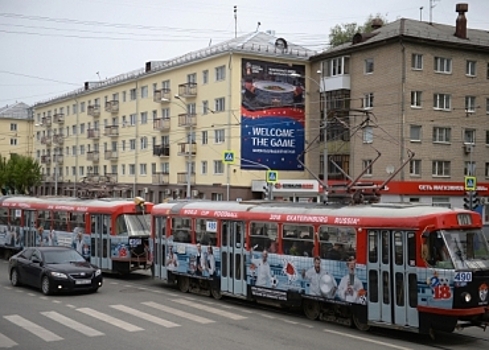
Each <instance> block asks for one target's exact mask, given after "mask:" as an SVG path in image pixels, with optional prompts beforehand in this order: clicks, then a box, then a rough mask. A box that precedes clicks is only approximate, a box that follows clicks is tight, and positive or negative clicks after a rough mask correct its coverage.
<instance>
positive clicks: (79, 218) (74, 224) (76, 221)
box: [68, 213, 85, 232]
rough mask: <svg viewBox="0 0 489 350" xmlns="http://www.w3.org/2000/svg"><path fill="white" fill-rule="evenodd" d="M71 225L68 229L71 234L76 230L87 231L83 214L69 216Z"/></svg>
mask: <svg viewBox="0 0 489 350" xmlns="http://www.w3.org/2000/svg"><path fill="white" fill-rule="evenodd" d="M69 224H70V227H69V228H68V230H69V231H71V232H75V230H76V231H79V230H80V229H82V230H83V231H85V219H84V214H83V213H71V214H70V216H69Z"/></svg>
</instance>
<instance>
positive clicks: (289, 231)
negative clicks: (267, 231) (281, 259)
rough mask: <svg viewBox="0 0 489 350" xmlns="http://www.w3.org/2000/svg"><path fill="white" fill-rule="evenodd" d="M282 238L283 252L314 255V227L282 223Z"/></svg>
mask: <svg viewBox="0 0 489 350" xmlns="http://www.w3.org/2000/svg"><path fill="white" fill-rule="evenodd" d="M282 239H283V240H282V244H283V252H284V254H288V255H296V256H313V255H314V254H313V252H314V228H313V227H312V226H305V225H284V226H283V232H282Z"/></svg>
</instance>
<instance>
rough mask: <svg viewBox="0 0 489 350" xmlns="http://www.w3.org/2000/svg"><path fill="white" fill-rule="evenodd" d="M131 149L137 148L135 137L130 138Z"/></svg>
mask: <svg viewBox="0 0 489 350" xmlns="http://www.w3.org/2000/svg"><path fill="white" fill-rule="evenodd" d="M129 149H130V150H131V151H134V150H135V149H136V140H135V139H132V140H129Z"/></svg>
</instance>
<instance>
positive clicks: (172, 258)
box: [165, 244, 178, 271]
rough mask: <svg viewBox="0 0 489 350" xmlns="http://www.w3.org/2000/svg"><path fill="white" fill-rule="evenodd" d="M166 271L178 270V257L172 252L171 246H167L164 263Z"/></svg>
mask: <svg viewBox="0 0 489 350" xmlns="http://www.w3.org/2000/svg"><path fill="white" fill-rule="evenodd" d="M165 265H166V268H167V269H168V271H176V270H177V268H178V256H177V254H175V252H173V245H171V244H170V245H168V254H167V255H166V261H165Z"/></svg>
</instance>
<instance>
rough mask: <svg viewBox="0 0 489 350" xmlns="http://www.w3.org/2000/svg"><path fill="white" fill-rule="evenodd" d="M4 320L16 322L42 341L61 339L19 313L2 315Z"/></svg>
mask: <svg viewBox="0 0 489 350" xmlns="http://www.w3.org/2000/svg"><path fill="white" fill-rule="evenodd" d="M3 318H5V319H6V320H9V321H10V322H12V323H13V324H16V325H17V326H19V327H21V328H24V329H25V330H26V331H28V332H31V333H32V334H34V335H36V336H38V337H39V338H41V339H42V340H44V341H48V342H50V341H58V340H63V338H61V337H60V336H58V335H56V334H54V333H53V332H51V331H49V330H47V329H46V328H44V327H41V326H39V325H37V324H35V323H34V322H31V321H29V320H26V319H25V318H23V317H21V316H19V315H10V316H3Z"/></svg>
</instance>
